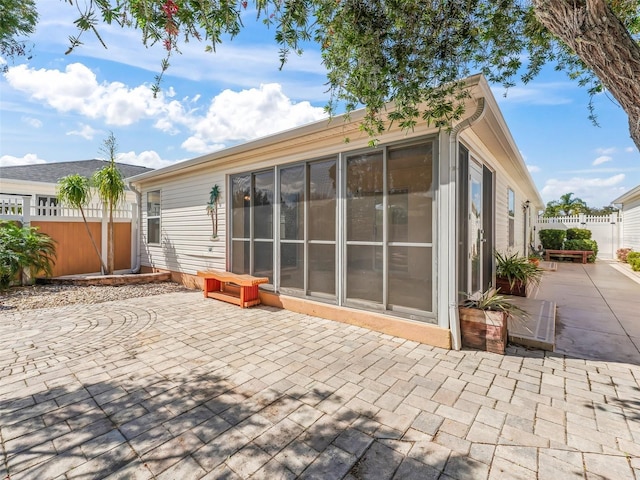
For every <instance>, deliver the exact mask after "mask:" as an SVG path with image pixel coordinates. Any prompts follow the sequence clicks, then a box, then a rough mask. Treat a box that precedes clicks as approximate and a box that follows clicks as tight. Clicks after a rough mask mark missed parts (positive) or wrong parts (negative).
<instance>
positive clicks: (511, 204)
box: [507, 188, 516, 248]
mask: <svg viewBox="0 0 640 480" xmlns="http://www.w3.org/2000/svg"><path fill="white" fill-rule="evenodd" d="M507 197H508V198H507V205H508V207H507V208H508V212H507V215H508V217H509V248H512V247H513V246H514V245H515V243H516V242H515V238H516V234H515V230H516V228H515V227H516V226H515V223H516V194H515V193H514V191H513V190H511V189H510V188H508V189H507Z"/></svg>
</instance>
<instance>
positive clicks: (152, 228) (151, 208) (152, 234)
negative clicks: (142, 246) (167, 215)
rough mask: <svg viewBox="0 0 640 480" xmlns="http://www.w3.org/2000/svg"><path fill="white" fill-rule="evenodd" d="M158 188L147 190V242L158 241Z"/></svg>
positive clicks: (159, 208)
mask: <svg viewBox="0 0 640 480" xmlns="http://www.w3.org/2000/svg"><path fill="white" fill-rule="evenodd" d="M160 212H161V204H160V190H154V191H152V192H147V243H155V244H159V243H160Z"/></svg>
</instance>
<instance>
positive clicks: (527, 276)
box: [495, 252, 543, 288]
mask: <svg viewBox="0 0 640 480" xmlns="http://www.w3.org/2000/svg"><path fill="white" fill-rule="evenodd" d="M495 258H496V276H497V277H503V278H506V279H507V281H508V282H509V286H510V287H511V288H513V287H514V286H515V285H516V283H521V284H527V283H529V282H532V283H534V284H536V285H537V284H538V283H540V279H541V278H542V273H543V270H542V269H541V268H540V267H538V266H537V265H535V264H534V263H531V262H530V261H529V259H528V258H526V257H523V256H520V255H519V254H518V253H513V254H508V253H505V254H502V253H500V252H495Z"/></svg>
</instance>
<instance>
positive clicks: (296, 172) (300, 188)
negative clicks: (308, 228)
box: [280, 165, 305, 240]
mask: <svg viewBox="0 0 640 480" xmlns="http://www.w3.org/2000/svg"><path fill="white" fill-rule="evenodd" d="M304 190H305V188H304V165H298V166H296V167H291V168H284V169H282V170H281V171H280V238H281V239H283V240H304Z"/></svg>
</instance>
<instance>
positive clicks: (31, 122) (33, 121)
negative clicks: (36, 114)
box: [20, 116, 42, 128]
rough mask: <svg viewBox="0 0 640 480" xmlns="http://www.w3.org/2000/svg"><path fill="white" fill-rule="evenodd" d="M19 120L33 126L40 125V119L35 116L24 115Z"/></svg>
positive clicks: (38, 126)
mask: <svg viewBox="0 0 640 480" xmlns="http://www.w3.org/2000/svg"><path fill="white" fill-rule="evenodd" d="M20 120H22V121H23V122H24V123H26V124H27V125H29V126H30V127H33V128H41V127H42V121H40V120H38V119H37V118H33V117H27V116H24V117H22V118H21V119H20Z"/></svg>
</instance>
